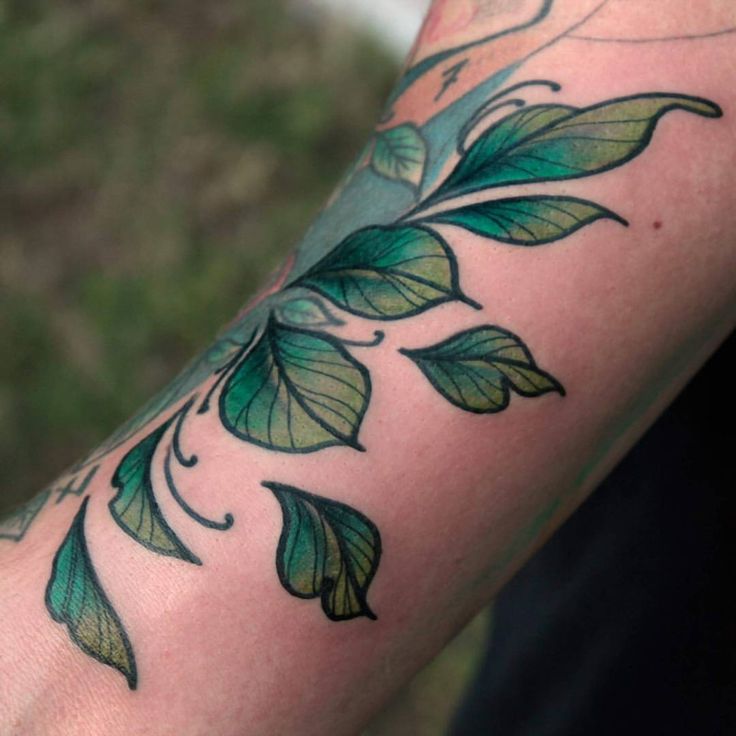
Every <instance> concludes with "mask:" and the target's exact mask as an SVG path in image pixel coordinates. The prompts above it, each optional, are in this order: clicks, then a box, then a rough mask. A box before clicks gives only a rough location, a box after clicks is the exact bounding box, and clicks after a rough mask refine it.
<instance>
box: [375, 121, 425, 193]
mask: <svg viewBox="0 0 736 736" xmlns="http://www.w3.org/2000/svg"><path fill="white" fill-rule="evenodd" d="M426 160H427V144H426V143H425V142H424V138H422V134H421V133H420V132H419V129H418V128H417V127H416V125H413V124H412V123H404V124H403V125H397V126H396V127H395V128H387V129H385V130H381V131H379V132H378V133H376V135H375V142H374V145H373V153H372V155H371V167H372V168H373V170H374V171H375V172H376V173H377V174H380V175H381V176H385V177H386V178H387V179H395V180H396V181H404V182H406V183H408V184H411V185H412V186H414V187H418V186H419V185H420V184H421V182H422V174H423V173H424V164H425V161H426Z"/></svg>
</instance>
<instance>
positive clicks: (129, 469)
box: [109, 401, 202, 565]
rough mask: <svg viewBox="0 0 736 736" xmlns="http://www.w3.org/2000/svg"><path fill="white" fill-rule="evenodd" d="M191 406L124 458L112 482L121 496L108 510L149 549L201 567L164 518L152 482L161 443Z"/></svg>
mask: <svg viewBox="0 0 736 736" xmlns="http://www.w3.org/2000/svg"><path fill="white" fill-rule="evenodd" d="M189 406H191V401H190V402H189V403H188V404H186V405H185V408H183V409H181V410H179V412H177V413H176V414H174V415H173V416H172V417H170V418H169V419H167V420H166V421H165V422H164V423H163V424H162V425H161V426H159V427H157V428H156V429H154V430H153V432H151V433H150V434H149V435H147V436H146V437H144V438H143V439H142V440H141V441H140V442H139V443H138V444H137V445H135V447H133V449H131V450H129V451H128V453H127V454H126V455H125V457H123V459H122V460H121V461H120V464H119V465H118V467H117V469H116V470H115V474H114V475H113V478H112V485H113V487H114V488H117V491H118V492H117V494H116V495H115V496H114V498H113V499H112V500H111V501H110V504H109V508H110V513H111V514H112V517H113V519H115V521H116V522H117V524H118V526H120V528H121V529H122V530H123V531H124V532H125V533H126V534H128V535H130V536H131V537H132V538H133V539H135V541H136V542H138V543H140V544H142V545H143V546H144V547H145V548H146V549H150V550H151V551H152V552H156V553H158V554H160V555H166V556H168V557H177V558H179V559H181V560H185V561H186V562H192V563H194V564H195V565H200V564H202V563H201V562H200V560H199V559H198V558H197V557H195V556H194V555H193V554H192V553H191V552H190V551H189V550H188V549H187V548H186V547H185V546H184V544H182V542H181V541H180V540H179V538H178V537H177V536H176V534H175V533H174V531H173V530H172V529H171V527H170V526H169V524H168V523H167V521H166V519H165V518H164V515H163V513H162V512H161V509H160V508H159V505H158V502H157V501H156V496H155V494H154V492H153V482H152V480H151V472H152V465H153V457H154V455H155V453H156V450H157V449H158V447H159V444H160V443H161V439H162V438H163V436H164V434H165V433H166V431H167V430H168V428H169V427H170V425H171V423H172V422H173V421H174V419H176V418H177V417H178V416H179V414H180V413H181V411H183V410H186V409H188V408H189Z"/></svg>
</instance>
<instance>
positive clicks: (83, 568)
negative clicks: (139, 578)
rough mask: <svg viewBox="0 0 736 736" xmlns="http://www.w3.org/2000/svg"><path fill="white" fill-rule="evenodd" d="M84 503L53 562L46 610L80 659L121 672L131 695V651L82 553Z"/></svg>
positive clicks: (133, 678)
mask: <svg viewBox="0 0 736 736" xmlns="http://www.w3.org/2000/svg"><path fill="white" fill-rule="evenodd" d="M88 501H89V496H87V498H85V499H84V501H83V502H82V505H81V507H80V509H79V511H78V512H77V515H76V516H75V517H74V521H73V522H72V525H71V528H70V529H69V532H68V533H67V535H66V538H65V539H64V541H63V542H62V544H61V547H59V549H58V551H57V553H56V556H55V557H54V563H53V567H52V570H51V578H50V580H49V583H48V586H47V588H46V607H47V609H48V611H49V613H50V614H51V618H53V620H54V621H56V622H57V623H60V624H66V626H67V627H68V629H69V636H70V637H71V638H72V641H73V642H74V643H75V644H76V645H77V646H78V647H79V648H80V649H81V650H82V651H83V652H84V653H85V654H88V655H89V656H90V657H93V658H94V659H96V660H97V661H98V662H102V664H106V665H109V666H110V667H114V668H115V669H116V670H118V671H119V672H121V673H122V674H123V675H124V676H125V678H126V679H127V681H128V686H129V687H130V689H131V690H135V688H136V684H137V680H138V675H137V671H136V665H135V657H134V655H133V648H132V647H131V645H130V641H129V639H128V636H127V634H126V633H125V629H124V628H123V625H122V623H121V621H120V618H119V617H118V615H117V613H115V610H114V609H113V607H112V605H111V603H110V601H109V600H108V598H107V596H106V595H105V591H104V590H103V589H102V585H101V584H100V580H99V578H98V577H97V573H96V572H95V569H94V566H93V565H92V560H91V559H90V556H89V550H88V549H87V540H86V539H85V535H84V519H85V515H86V512H87V502H88Z"/></svg>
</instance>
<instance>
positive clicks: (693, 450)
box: [450, 336, 736, 736]
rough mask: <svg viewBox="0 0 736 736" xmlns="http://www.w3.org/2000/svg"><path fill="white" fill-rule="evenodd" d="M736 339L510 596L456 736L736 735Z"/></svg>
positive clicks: (497, 614) (497, 617)
mask: <svg viewBox="0 0 736 736" xmlns="http://www.w3.org/2000/svg"><path fill="white" fill-rule="evenodd" d="M735 348H736V345H734V336H732V337H731V338H730V339H729V341H728V342H727V343H726V344H724V345H723V346H722V348H721V349H720V351H719V352H718V353H717V354H716V355H715V356H714V357H713V358H712V359H711V360H710V362H709V363H708V364H707V365H706V366H705V367H704V368H703V369H702V370H701V372H700V373H699V374H698V376H697V377H696V378H695V379H694V380H693V381H692V382H691V383H690V385H689V386H688V387H687V388H686V389H685V391H684V392H683V393H682V394H681V395H680V397H679V398H678V399H677V400H676V402H675V403H674V404H673V405H672V406H671V407H670V408H669V409H668V410H667V411H666V412H665V413H664V414H663V415H662V417H660V419H659V421H657V423H656V424H655V425H654V426H653V427H652V428H651V429H650V430H649V432H648V433H647V434H646V435H645V437H643V438H642V440H641V441H640V442H639V443H638V444H637V445H636V447H635V448H634V449H633V450H632V451H631V452H630V453H629V455H627V457H626V458H625V459H624V461H622V462H621V463H620V464H619V466H618V467H617V468H616V469H615V470H614V472H613V473H612V474H611V475H610V476H609V478H608V479H607V480H606V481H605V482H604V483H603V484H602V485H601V486H600V487H599V488H598V490H596V492H595V493H594V494H593V495H592V496H591V498H590V499H589V500H588V501H586V502H585V503H584V504H583V506H582V507H581V508H580V509H579V510H578V511H577V512H576V513H575V514H574V515H573V517H572V518H571V519H570V520H569V521H568V522H567V523H566V524H565V525H564V526H563V527H562V528H561V529H560V530H559V531H558V532H557V533H556V535H555V536H554V537H553V538H552V539H551V540H550V541H549V542H548V543H547V544H546V545H545V546H544V547H543V548H542V550H540V552H539V553H538V554H537V555H536V556H535V557H534V558H533V559H532V560H530V562H529V563H528V564H527V565H526V566H525V567H524V569H523V570H522V571H521V572H520V573H519V574H518V575H517V576H516V577H515V578H514V579H513V580H512V581H511V583H509V585H508V586H507V587H506V588H505V589H504V590H503V591H502V592H501V594H500V595H499V597H498V599H497V602H496V605H495V608H494V620H493V623H492V627H491V633H490V639H489V647H488V651H487V652H486V655H485V657H484V661H483V663H482V666H481V670H480V673H479V675H478V677H477V679H476V681H475V683H474V685H473V687H472V688H471V690H470V692H469V693H468V696H467V698H466V700H465V702H464V703H463V705H462V706H461V708H460V709H459V711H458V713H457V715H456V718H455V721H454V723H453V725H452V727H451V729H450V734H451V735H452V736H480V735H482V736H486V735H488V736H574V735H577V734H584V735H586V736H587V735H589V734H590V735H593V736H608V735H609V734H610V735H611V736H613V735H614V734H615V735H616V736H622V735H626V736H638V734H647V736H651V735H652V734H663V735H664V734H666V735H667V736H679V735H680V734H682V735H683V736H685V735H687V736H711V735H712V736H722V735H723V736H725V735H726V734H729V736H732V735H733V734H736V712H735V709H736V692H735V691H734V686H735V684H736V672H735V671H734V666H733V665H734V652H736V648H735V646H736V637H735V636H734V622H735V621H736V618H735V617H734V614H735V613H736V610H735V609H734V604H733V603H732V602H731V600H730V596H732V593H731V587H732V585H733V572H732V561H733V559H734V554H733V553H734V542H733V540H734V535H733V531H734V515H735V513H736V509H735V508H734V499H733V495H734V491H736V474H735V473H734V455H735V454H736V431H734V424H735V423H736V414H735V413H734V408H736V402H735V401H734V397H733V389H732V385H733V384H732V380H733V378H734V375H735V372H736V363H735V362H734V350H735Z"/></svg>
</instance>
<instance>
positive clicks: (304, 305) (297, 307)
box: [276, 296, 345, 327]
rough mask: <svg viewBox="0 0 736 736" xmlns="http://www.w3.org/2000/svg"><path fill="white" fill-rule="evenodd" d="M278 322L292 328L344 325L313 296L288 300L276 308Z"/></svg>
mask: <svg viewBox="0 0 736 736" xmlns="http://www.w3.org/2000/svg"><path fill="white" fill-rule="evenodd" d="M276 316H277V317H278V319H279V322H283V323H285V324H287V325H292V326H294V327H331V326H332V327H337V326H339V325H343V324H345V323H344V322H343V321H342V320H341V319H338V318H337V317H335V315H334V314H333V313H332V312H331V311H330V310H329V309H328V308H327V307H326V306H325V304H324V303H323V302H322V300H321V299H316V298H315V297H313V296H308V297H301V298H298V299H289V300H288V301H286V302H283V303H282V304H279V305H278V306H277V307H276Z"/></svg>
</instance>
